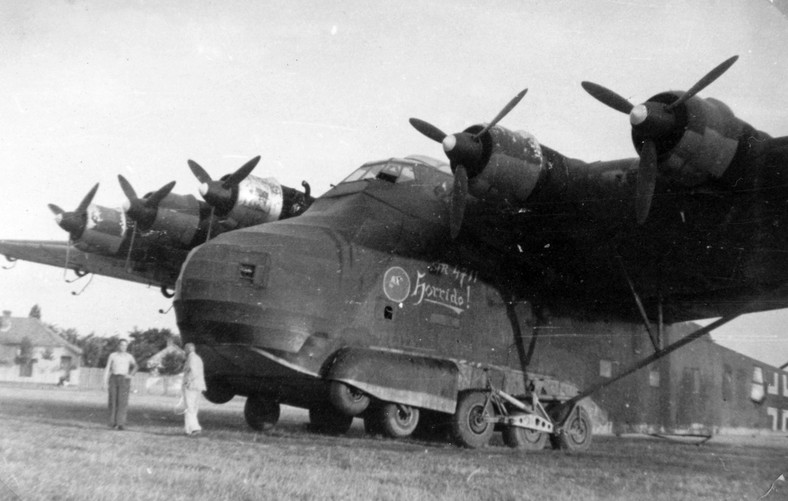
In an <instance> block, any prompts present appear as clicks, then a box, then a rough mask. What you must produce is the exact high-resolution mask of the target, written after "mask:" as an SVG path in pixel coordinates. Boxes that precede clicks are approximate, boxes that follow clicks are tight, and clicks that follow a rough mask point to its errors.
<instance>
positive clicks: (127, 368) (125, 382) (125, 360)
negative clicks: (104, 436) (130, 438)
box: [104, 339, 138, 430]
mask: <svg viewBox="0 0 788 501" xmlns="http://www.w3.org/2000/svg"><path fill="white" fill-rule="evenodd" d="M128 347H129V342H128V341H126V340H125V339H121V340H120V342H118V348H117V350H116V351H114V352H113V353H112V354H110V356H109V358H108V359H107V367H106V369H104V387H105V388H106V387H107V386H109V426H110V428H113V429H115V430H122V429H123V427H124V426H126V411H127V410H128V407H129V390H130V388H131V378H132V377H133V376H134V374H136V373H137V368H138V367H137V361H136V360H134V356H133V355H132V354H131V353H129V352H127V351H126V350H127V349H128Z"/></svg>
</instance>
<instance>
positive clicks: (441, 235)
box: [2, 58, 788, 450]
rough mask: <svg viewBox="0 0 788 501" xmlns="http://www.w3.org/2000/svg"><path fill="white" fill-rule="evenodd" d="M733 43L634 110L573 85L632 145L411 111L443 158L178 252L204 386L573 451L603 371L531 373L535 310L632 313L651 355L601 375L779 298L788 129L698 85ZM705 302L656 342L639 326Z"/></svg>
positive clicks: (365, 169) (574, 314)
mask: <svg viewBox="0 0 788 501" xmlns="http://www.w3.org/2000/svg"><path fill="white" fill-rule="evenodd" d="M735 60H736V58H731V59H729V60H727V61H725V62H724V63H722V64H721V65H719V66H718V67H716V68H715V69H714V70H712V71H711V72H710V73H709V74H707V75H706V76H705V77H703V78H702V79H701V80H700V81H699V82H698V83H697V84H696V85H694V86H693V87H692V88H691V89H690V90H689V91H687V92H676V91H671V92H665V93H661V94H658V95H656V96H654V97H652V98H651V99H649V100H648V101H646V102H645V103H643V104H640V105H637V106H635V105H632V104H630V103H629V102H628V101H627V100H626V99H624V98H622V97H621V96H619V95H617V94H615V93H614V92H612V91H610V90H608V89H606V88H604V87H602V86H599V85H596V84H592V83H588V82H584V83H583V87H584V88H585V89H586V91H588V92H589V93H590V94H591V95H592V96H593V97H595V98H596V99H597V100H599V101H601V102H602V103H604V104H606V105H608V106H609V107H611V108H614V109H616V110H618V111H621V112H623V113H627V114H628V115H629V117H630V122H631V125H632V139H633V143H634V145H635V148H636V150H637V151H638V154H639V158H632V159H622V160H614V161H605V162H594V163H586V162H583V161H580V160H576V159H570V158H567V157H564V156H563V155H561V154H560V153H558V152H557V151H555V150H553V149H550V148H548V147H546V146H544V145H540V144H539V143H538V142H537V140H536V139H535V138H534V137H533V136H531V135H530V134H528V133H525V132H512V131H509V130H507V129H505V128H503V127H501V126H499V125H498V122H499V121H500V120H501V119H502V118H503V117H504V116H505V115H506V114H507V113H509V111H511V109H512V108H514V107H515V106H516V105H517V103H518V102H519V101H520V100H521V99H522V97H523V95H524V94H525V91H523V92H522V93H520V94H518V95H517V96H516V97H515V98H514V99H513V100H512V101H511V102H510V103H509V104H508V105H507V106H506V107H505V108H504V109H503V110H502V111H501V112H500V113H499V114H498V116H496V117H495V119H494V120H492V122H490V123H489V124H487V125H477V126H472V127H470V128H468V129H466V130H465V131H463V132H460V133H456V134H445V133H444V132H442V131H441V130H439V129H438V128H437V127H435V126H433V125H431V124H429V123H427V122H424V121H422V120H418V119H411V124H412V125H413V126H414V127H415V128H416V129H417V130H418V131H419V132H421V133H422V134H423V135H425V136H427V137H428V138H430V139H432V140H434V141H437V142H440V143H441V144H442V146H443V149H444V151H445V153H446V155H447V157H448V159H449V162H450V164H449V165H448V166H447V165H445V164H443V163H441V162H438V161H435V160H431V159H427V158H425V157H406V158H403V159H396V158H394V159H389V160H385V161H380V162H371V163H368V164H365V165H363V166H362V167H361V168H359V169H357V170H356V171H354V172H353V173H352V174H351V175H350V176H348V177H347V178H345V179H344V180H343V181H342V182H341V183H339V184H338V185H336V186H335V187H333V188H332V189H331V190H329V191H328V192H327V193H325V194H324V195H322V196H321V197H319V198H317V199H316V200H314V203H312V204H311V207H309V209H308V210H306V212H304V213H303V214H301V215H299V216H298V217H293V218H289V219H286V220H278V221H273V222H267V223H265V224H260V225H256V226H248V227H243V228H239V229H235V230H233V231H225V232H223V233H222V234H221V235H218V236H216V237H215V238H212V239H210V240H209V241H208V242H207V243H205V244H202V245H199V246H197V247H195V248H194V249H193V250H192V251H191V252H190V253H189V255H188V257H187V258H186V259H185V261H184V262H183V266H182V269H181V272H180V275H179V278H178V282H177V284H176V286H175V289H176V290H175V301H174V305H175V310H176V314H177V320H178V326H179V328H180V330H181V335H182V336H183V339H184V340H185V341H188V342H193V343H195V344H196V345H197V346H198V350H199V352H200V354H201V355H202V356H203V359H204V360H205V364H206V374H207V377H208V391H207V392H206V396H207V397H208V398H209V400H211V401H213V402H216V403H221V402H225V401H229V400H230V399H231V398H233V396H234V395H244V396H246V397H247V401H246V407H245V411H244V414H245V417H246V420H247V422H248V423H249V425H250V426H251V427H252V428H255V429H265V428H267V427H269V426H272V425H273V424H274V423H276V421H277V419H278V417H279V409H280V405H281V404H287V405H293V406H297V407H302V408H306V409H309V416H310V421H311V423H312V425H313V426H314V427H315V428H316V429H318V430H321V431H324V432H330V433H343V432H345V431H347V430H348V428H349V427H350V424H351V421H352V419H353V418H354V417H362V418H363V419H364V422H365V426H366V428H367V429H368V430H370V431H375V432H380V433H383V434H385V435H388V436H391V437H406V436H409V435H411V434H412V433H414V432H416V431H424V432H436V431H446V432H448V434H447V435H446V436H448V437H450V439H451V440H452V441H453V442H454V443H457V444H459V445H463V446H468V447H481V446H484V445H485V444H487V443H488V442H489V440H490V438H491V435H492V433H493V432H494V431H495V430H500V431H502V433H503V439H504V441H505V442H506V443H507V444H508V445H511V446H514V447H522V448H526V449H536V448H541V447H543V446H545V444H546V443H547V441H548V440H549V441H550V442H551V443H552V445H553V446H555V447H560V448H566V449H571V450H582V449H585V448H586V447H588V445H589V443H590V440H591V429H592V423H591V421H590V419H589V415H588V413H587V411H586V409H585V408H584V405H583V402H581V400H582V399H583V398H584V397H586V396H588V395H590V394H591V393H593V392H594V391H595V390H597V389H598V388H599V387H600V385H592V386H591V387H588V388H585V389H583V390H582V391H578V390H577V389H576V388H575V387H574V386H573V385H572V384H570V383H571V381H565V379H566V378H564V377H562V374H560V373H557V374H539V373H535V372H533V371H531V370H530V369H531V367H529V365H530V362H531V360H532V357H534V354H535V353H538V351H539V349H540V342H539V341H538V338H539V330H538V328H537V327H536V326H538V324H539V320H540V319H542V318H544V317H546V316H547V315H550V316H551V317H553V318H555V317H563V318H582V319H603V320H604V319H608V320H614V321H616V322H619V323H622V322H623V323H628V324H642V325H644V326H645V327H646V329H647V331H648V332H649V334H651V339H652V341H653V349H654V352H653V354H652V355H650V356H647V357H645V358H643V359H642V360H640V361H638V362H635V363H633V365H632V366H631V367H630V368H628V369H626V370H622V371H619V374H618V375H617V376H616V377H615V378H612V379H610V380H608V383H610V382H612V381H615V380H617V379H618V378H620V377H624V376H625V375H627V374H629V373H631V372H632V371H634V370H636V369H637V368H639V367H642V366H644V365H646V364H648V363H651V362H653V361H655V360H658V359H659V358H661V357H663V356H665V355H666V354H668V353H670V352H672V351H673V350H675V349H678V348H679V347H681V346H683V345H685V344H686V343H688V342H690V341H692V340H694V339H697V338H698V337H700V336H701V335H703V334H705V333H707V332H709V331H710V330H712V329H714V328H715V327H717V326H719V325H721V324H723V323H725V322H727V321H730V320H731V319H733V318H735V317H736V316H737V315H739V314H741V313H746V312H753V311H761V310H766V309H773V308H781V307H785V306H788V304H787V303H788V291H787V290H786V289H785V288H784V284H785V283H786V280H788V268H787V267H785V266H784V265H783V256H784V251H785V249H786V248H787V247H788V246H787V245H786V244H788V241H787V240H788V224H787V223H788V208H787V207H786V200H788V196H786V188H785V186H786V185H787V184H786V179H784V178H785V176H784V175H783V174H782V170H783V169H784V168H785V167H786V165H787V162H788V139H787V138H778V139H773V138H771V137H770V136H768V135H767V134H765V133H764V132H761V131H758V130H756V129H754V128H753V127H752V126H750V125H749V124H747V123H745V122H743V121H742V120H740V119H738V118H737V117H735V116H734V115H733V113H732V112H731V110H730V109H729V108H728V107H727V106H726V105H724V104H723V103H721V102H720V101H716V100H714V99H703V98H700V97H698V96H697V94H698V92H700V91H701V90H702V89H703V88H705V87H706V86H707V85H709V84H710V83H711V82H712V81H714V80H715V79H716V78H718V77H719V76H720V75H722V73H724V72H725V71H726V70H727V69H728V68H730V66H731V65H732V64H733V63H734V62H735ZM310 201H311V200H310ZM2 248H3V249H6V248H7V247H2ZM4 253H5V251H4ZM17 257H22V256H17ZM548 312H549V313H548ZM711 317H721V318H720V320H718V321H716V322H714V323H712V324H710V325H709V326H707V327H705V328H703V329H700V330H698V331H696V332H694V333H692V334H690V335H689V336H687V337H685V338H683V339H682V340H680V341H678V342H676V343H674V344H672V345H669V346H663V339H661V338H660V336H659V332H654V331H653V330H652V328H651V326H652V325H653V324H654V323H657V324H659V325H662V324H664V323H673V322H679V321H684V320H690V319H698V318H711ZM580 334H582V333H580ZM526 340H527V341H526ZM557 363H558V364H560V361H559V362H557ZM608 383H606V384H608Z"/></svg>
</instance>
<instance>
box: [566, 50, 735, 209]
mask: <svg viewBox="0 0 788 501" xmlns="http://www.w3.org/2000/svg"><path fill="white" fill-rule="evenodd" d="M737 59H739V56H733V57H731V58H729V59H727V60H725V61H724V62H722V63H721V64H719V65H718V66H717V67H716V68H714V69H713V70H711V71H710V72H708V73H707V74H706V75H705V76H704V77H703V78H701V79H700V80H698V81H697V82H696V83H695V85H693V86H692V87H691V88H690V89H689V90H688V91H687V92H685V93H684V94H682V95H681V96H680V97H679V98H678V99H676V100H675V101H673V102H671V103H668V104H666V103H662V102H658V101H646V102H645V103H643V104H639V105H637V106H635V105H633V104H632V103H630V102H629V101H628V100H627V99H626V98H624V97H621V96H620V95H618V94H616V93H615V92H613V91H612V90H610V89H607V88H605V87H603V86H601V85H599V84H595V83H592V82H582V84H581V85H582V86H583V89H585V90H586V92H588V93H589V94H591V96H592V97H593V98H594V99H596V100H597V101H599V102H601V103H602V104H604V105H606V106H608V107H610V108H613V109H614V110H616V111H620V112H621V113H626V114H628V115H629V122H630V124H632V131H633V134H635V133H636V134H637V135H638V137H640V138H642V143H643V144H642V147H641V149H640V152H639V154H640V165H639V166H638V173H637V187H636V193H637V195H636V199H635V212H636V216H637V222H638V224H643V223H644V222H645V221H646V219H647V218H648V213H649V209H650V208H651V200H652V198H653V197H654V186H655V183H656V178H657V165H658V162H657V157H658V151H657V141H658V140H659V139H660V138H663V137H666V136H668V135H670V134H673V133H675V131H676V129H677V128H679V127H682V126H683V125H682V124H681V123H679V120H678V118H677V115H676V114H675V113H674V110H676V109H677V108H678V107H679V106H681V105H682V104H684V103H685V102H687V101H688V100H689V99H690V98H691V97H693V96H694V95H695V94H697V93H698V92H700V91H701V90H703V89H705V88H706V87H707V86H708V85H709V84H711V83H712V82H714V81H715V80H716V79H718V78H719V77H720V76H721V75H722V74H723V73H725V72H726V71H728V69H729V68H730V67H731V66H732V65H733V63H735V62H736V60H737Z"/></svg>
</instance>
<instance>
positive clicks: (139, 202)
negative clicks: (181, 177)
mask: <svg viewBox="0 0 788 501" xmlns="http://www.w3.org/2000/svg"><path fill="white" fill-rule="evenodd" d="M118 181H120V187H121V189H122V190H123V193H124V194H125V195H126V198H127V199H128V200H127V201H126V203H124V205H123V208H124V210H125V212H126V214H127V215H128V216H129V218H130V219H131V220H132V221H134V222H135V223H136V224H137V225H138V226H139V227H140V228H141V229H145V228H149V227H150V226H151V225H153V222H154V221H155V220H156V214H157V212H158V208H159V204H160V203H161V201H162V200H164V197H166V196H167V195H169V194H170V192H171V191H172V189H173V187H175V181H171V182H169V183H167V184H165V185H164V186H162V187H161V188H159V189H158V190H156V191H155V192H153V193H151V194H150V195H148V196H146V197H144V198H139V197H138V196H137V192H136V191H134V188H132V186H131V183H129V182H128V180H126V178H125V177H123V176H122V175H120V174H119V175H118Z"/></svg>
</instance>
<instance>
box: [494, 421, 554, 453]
mask: <svg viewBox="0 0 788 501" xmlns="http://www.w3.org/2000/svg"><path fill="white" fill-rule="evenodd" d="M502 435H503V443H505V444H506V445H508V446H509V447H511V448H512V449H521V450H524V451H540V450H542V449H544V446H545V445H546V444H547V433H544V432H541V431H536V430H528V429H526V428H518V427H516V426H507V427H505V428H504V429H503V433H502Z"/></svg>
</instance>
